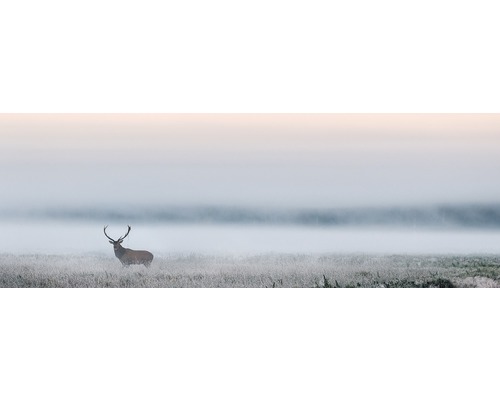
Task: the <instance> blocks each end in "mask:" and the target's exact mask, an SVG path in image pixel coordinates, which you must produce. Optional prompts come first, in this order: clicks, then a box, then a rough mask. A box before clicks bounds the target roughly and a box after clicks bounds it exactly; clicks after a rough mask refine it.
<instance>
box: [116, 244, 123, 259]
mask: <svg viewBox="0 0 500 400" xmlns="http://www.w3.org/2000/svg"><path fill="white" fill-rule="evenodd" d="M124 254H125V249H124V248H123V247H122V245H121V244H120V245H119V246H118V249H117V250H115V256H116V257H118V258H121V257H122V256H123V255H124Z"/></svg>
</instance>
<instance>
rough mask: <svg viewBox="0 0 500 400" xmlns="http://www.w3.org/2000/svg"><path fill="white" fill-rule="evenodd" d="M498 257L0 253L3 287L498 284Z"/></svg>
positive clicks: (363, 286) (338, 286) (271, 286)
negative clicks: (129, 260) (147, 260)
mask: <svg viewBox="0 0 500 400" xmlns="http://www.w3.org/2000/svg"><path fill="white" fill-rule="evenodd" d="M499 286H500V256H441V255H440V256H430V255H422V256H413V255H369V254H323V255H311V254H296V255H292V254H263V255H248V256H215V255H202V254H187V255H186V254H177V255H165V256H163V257H157V258H155V260H154V261H153V264H152V265H151V266H150V267H149V268H146V267H144V266H142V265H135V266H130V267H123V266H122V265H121V263H120V262H119V261H118V260H117V259H115V258H111V257H107V256H104V255H74V256H69V255H65V256H62V255H40V254H33V255H12V254H2V255H0V287H19V288H29V287H50V288H106V287H111V288H176V287H177V288H196V287H202V288H451V287H499Z"/></svg>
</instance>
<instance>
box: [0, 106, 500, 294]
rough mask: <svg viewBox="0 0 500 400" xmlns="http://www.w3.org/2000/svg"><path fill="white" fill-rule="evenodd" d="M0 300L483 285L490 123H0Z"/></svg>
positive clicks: (281, 119)
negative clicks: (109, 293) (99, 291)
mask: <svg viewBox="0 0 500 400" xmlns="http://www.w3.org/2000/svg"><path fill="white" fill-rule="evenodd" d="M0 163H1V168H0V188H1V191H2V194H1V196H0V246H1V247H0V286H1V287H4V288H6V287H14V288H29V287H49V288H59V287H62V288H135V287H141V288H198V287H201V288H453V287H467V288H469V287H470V288H476V287H488V288H496V287H498V286H500V185H499V184H498V183H499V182H498V174H499V171H500V114H0Z"/></svg>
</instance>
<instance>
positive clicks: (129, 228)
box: [118, 225, 132, 240]
mask: <svg viewBox="0 0 500 400" xmlns="http://www.w3.org/2000/svg"><path fill="white" fill-rule="evenodd" d="M127 226H128V231H127V233H126V234H125V236H123V237H120V239H118V240H123V239H125V238H126V237H127V236H128V234H129V233H130V230H131V229H132V228H131V227H130V225H127Z"/></svg>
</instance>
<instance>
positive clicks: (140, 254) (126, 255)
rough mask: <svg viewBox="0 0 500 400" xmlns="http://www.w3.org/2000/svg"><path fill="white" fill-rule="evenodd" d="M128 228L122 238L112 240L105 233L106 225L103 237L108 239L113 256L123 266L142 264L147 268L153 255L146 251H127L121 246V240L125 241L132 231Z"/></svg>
mask: <svg viewBox="0 0 500 400" xmlns="http://www.w3.org/2000/svg"><path fill="white" fill-rule="evenodd" d="M127 226H128V231H127V233H126V234H125V235H124V236H121V237H120V238H118V240H114V239H113V238H111V237H109V236H108V234H107V233H106V228H107V227H108V226H107V225H106V226H105V227H104V235H106V237H107V238H108V239H109V243H111V244H112V245H113V249H114V250H115V256H116V257H117V258H118V259H119V260H120V261H121V263H122V264H123V266H127V265H131V264H144V266H146V267H149V265H150V264H151V261H153V254H151V253H150V252H149V251H146V250H132V249H127V248H125V247H123V246H122V242H123V239H125V238H126V237H127V236H128V234H129V233H130V230H131V229H132V228H131V227H130V225H127Z"/></svg>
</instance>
